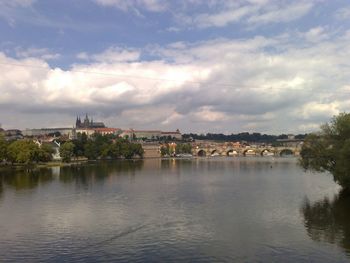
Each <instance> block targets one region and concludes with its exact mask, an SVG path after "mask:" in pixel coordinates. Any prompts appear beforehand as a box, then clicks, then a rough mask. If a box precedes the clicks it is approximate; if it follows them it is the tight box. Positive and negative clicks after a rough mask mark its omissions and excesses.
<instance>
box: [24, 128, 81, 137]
mask: <svg viewBox="0 0 350 263" xmlns="http://www.w3.org/2000/svg"><path fill="white" fill-rule="evenodd" d="M22 134H23V136H25V137H42V136H56V137H59V136H66V137H68V138H69V139H72V138H74V136H75V131H74V129H73V128H41V129H25V130H23V131H22Z"/></svg>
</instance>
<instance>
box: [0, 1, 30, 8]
mask: <svg viewBox="0 0 350 263" xmlns="http://www.w3.org/2000/svg"><path fill="white" fill-rule="evenodd" d="M34 2H36V0H11V1H7V0H0V6H10V7H18V6H19V7H28V6H31V5H32V4H34Z"/></svg>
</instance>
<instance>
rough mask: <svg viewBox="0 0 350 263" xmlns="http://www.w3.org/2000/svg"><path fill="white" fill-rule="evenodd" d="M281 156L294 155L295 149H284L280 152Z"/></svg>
mask: <svg viewBox="0 0 350 263" xmlns="http://www.w3.org/2000/svg"><path fill="white" fill-rule="evenodd" d="M279 155H280V156H293V155H294V151H293V150H292V149H288V148H285V149H282V150H281V151H280V153H279Z"/></svg>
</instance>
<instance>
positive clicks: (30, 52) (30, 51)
mask: <svg viewBox="0 0 350 263" xmlns="http://www.w3.org/2000/svg"><path fill="white" fill-rule="evenodd" d="M15 52H16V56H17V57H18V58H28V57H31V58H33V57H35V58H40V59H43V60H52V59H58V58H59V57H60V54H58V53H52V52H50V51H49V50H48V49H47V48H27V49H23V48H20V47H17V48H16V51H15Z"/></svg>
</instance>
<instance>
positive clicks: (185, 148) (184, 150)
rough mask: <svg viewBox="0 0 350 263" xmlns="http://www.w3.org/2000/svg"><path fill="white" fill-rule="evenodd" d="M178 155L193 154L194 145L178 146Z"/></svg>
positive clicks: (182, 144)
mask: <svg viewBox="0 0 350 263" xmlns="http://www.w3.org/2000/svg"><path fill="white" fill-rule="evenodd" d="M175 150H176V154H182V153H192V145H191V144H189V143H179V144H176V148H175Z"/></svg>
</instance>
